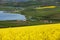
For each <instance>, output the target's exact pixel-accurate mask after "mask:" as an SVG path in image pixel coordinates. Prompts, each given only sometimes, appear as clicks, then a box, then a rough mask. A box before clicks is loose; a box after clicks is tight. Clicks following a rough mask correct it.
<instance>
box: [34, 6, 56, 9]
mask: <svg viewBox="0 0 60 40" xmlns="http://www.w3.org/2000/svg"><path fill="white" fill-rule="evenodd" d="M46 8H56V6H45V7H36V8H35V9H46Z"/></svg>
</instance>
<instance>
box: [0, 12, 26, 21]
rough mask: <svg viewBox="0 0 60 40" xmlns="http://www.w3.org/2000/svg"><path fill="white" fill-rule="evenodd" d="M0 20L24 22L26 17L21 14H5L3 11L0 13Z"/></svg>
mask: <svg viewBox="0 0 60 40" xmlns="http://www.w3.org/2000/svg"><path fill="white" fill-rule="evenodd" d="M1 20H23V21H25V20H26V17H25V16H24V15H21V14H16V13H15V14H14V13H5V12H4V11H0V21H1Z"/></svg>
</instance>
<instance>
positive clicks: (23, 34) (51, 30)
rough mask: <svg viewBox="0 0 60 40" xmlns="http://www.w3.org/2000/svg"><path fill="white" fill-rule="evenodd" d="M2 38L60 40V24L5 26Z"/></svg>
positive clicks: (3, 39) (11, 39)
mask: <svg viewBox="0 0 60 40" xmlns="http://www.w3.org/2000/svg"><path fill="white" fill-rule="evenodd" d="M0 40H60V24H48V25H37V26H27V27H16V28H3V29H0Z"/></svg>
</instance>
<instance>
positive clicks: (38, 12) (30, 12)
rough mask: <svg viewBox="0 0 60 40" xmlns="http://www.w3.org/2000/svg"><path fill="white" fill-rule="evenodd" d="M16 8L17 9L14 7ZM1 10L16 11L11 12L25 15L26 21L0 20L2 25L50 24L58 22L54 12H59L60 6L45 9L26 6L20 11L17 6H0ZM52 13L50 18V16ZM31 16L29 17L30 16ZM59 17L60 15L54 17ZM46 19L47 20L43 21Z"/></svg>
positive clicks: (59, 21) (59, 20)
mask: <svg viewBox="0 0 60 40" xmlns="http://www.w3.org/2000/svg"><path fill="white" fill-rule="evenodd" d="M16 8H17V9H16ZM0 10H2V11H14V10H15V11H18V12H12V13H19V14H23V15H25V16H26V18H27V21H12V20H10V21H0V26H2V27H15V26H19V27H20V26H28V25H40V24H50V21H52V23H60V19H54V16H53V15H54V14H60V7H56V8H46V9H34V8H33V7H26V8H25V9H24V10H22V11H21V9H20V8H18V7H0ZM51 15H52V19H51V18H50V17H51ZM30 17H31V18H30ZM56 18H60V16H58V17H56ZM41 20H42V21H41ZM44 20H47V21H48V23H47V22H44Z"/></svg>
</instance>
